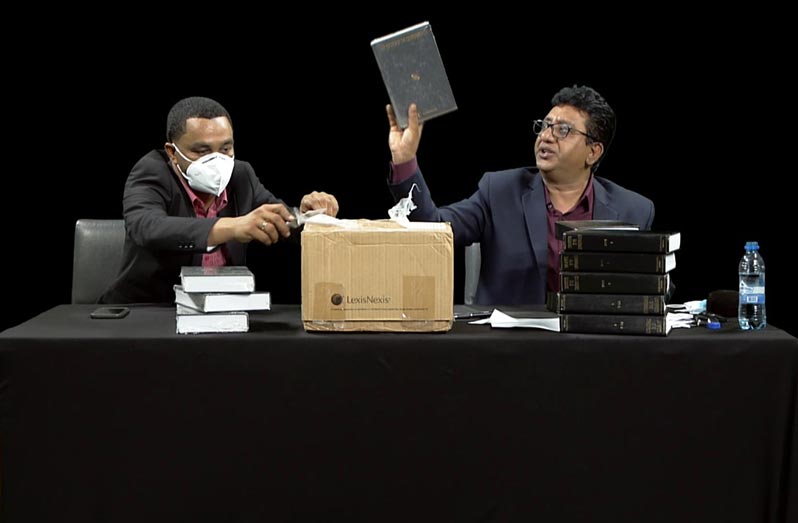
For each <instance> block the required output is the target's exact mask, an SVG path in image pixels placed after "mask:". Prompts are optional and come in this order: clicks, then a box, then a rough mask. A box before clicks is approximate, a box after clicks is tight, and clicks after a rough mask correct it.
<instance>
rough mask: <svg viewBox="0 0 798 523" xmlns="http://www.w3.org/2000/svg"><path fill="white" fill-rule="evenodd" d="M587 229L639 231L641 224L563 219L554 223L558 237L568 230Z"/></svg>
mask: <svg viewBox="0 0 798 523" xmlns="http://www.w3.org/2000/svg"><path fill="white" fill-rule="evenodd" d="M585 229H600V230H607V229H610V230H618V231H639V230H640V226H639V225H637V224H635V223H629V222H622V221H619V220H561V221H559V222H556V223H555V224H554V234H556V235H557V238H562V235H563V234H565V233H566V232H567V231H583V230H585Z"/></svg>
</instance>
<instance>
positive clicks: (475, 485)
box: [0, 305, 798, 523]
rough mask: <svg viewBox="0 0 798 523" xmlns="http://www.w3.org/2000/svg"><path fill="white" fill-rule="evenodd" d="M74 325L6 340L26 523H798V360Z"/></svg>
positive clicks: (763, 344)
mask: <svg viewBox="0 0 798 523" xmlns="http://www.w3.org/2000/svg"><path fill="white" fill-rule="evenodd" d="M93 308H94V307H93V306H78V305H70V306H60V307H56V308H54V309H52V310H50V311H48V312H45V313H44V314H42V315H40V316H38V317H36V318H34V319H32V320H30V321H28V322H27V323H25V324H22V325H20V326H18V327H16V328H13V329H10V330H8V331H5V332H4V333H2V334H0V422H1V423H2V424H1V425H0V429H1V433H0V445H1V446H2V477H3V480H2V500H3V506H2V512H0V520H2V521H8V522H11V523H14V522H17V521H37V522H39V521H59V522H60V521H81V522H85V521H114V522H127V521H131V522H134V521H135V522H139V523H140V522H150V521H169V522H174V521H215V522H221V521H270V522H274V521H347V522H352V521H379V522H386V521H436V522H440V521H475V522H476V521H479V522H482V521H556V522H564V521H586V522H587V521H590V522H596V521H607V522H627V521H630V522H631V521H634V522H642V521H645V522H659V521H662V522H688V521H689V522H693V521H695V522H699V521H700V522H714V521H724V522H733V521H740V522H747V523H748V522H752V521H792V522H795V521H798V340H796V339H795V338H793V337H791V336H789V335H788V334H786V333H785V332H783V331H781V330H779V329H777V328H774V327H768V328H767V329H766V330H764V331H760V332H748V333H744V332H741V331H738V330H735V329H734V328H733V325H731V324H729V325H728V326H726V327H725V328H724V329H723V330H721V331H709V330H707V329H703V328H699V329H691V330H683V331H679V330H677V331H673V332H672V333H671V334H670V336H668V337H666V338H659V337H638V336H591V335H567V334H557V333H551V332H545V331H532V330H520V329H519V330H499V329H495V330H491V329H490V328H489V327H485V326H471V325H466V324H456V325H455V327H454V329H453V330H452V332H449V333H446V334H310V333H305V332H304V331H303V330H302V328H301V323H300V319H299V308H298V307H295V306H283V307H275V310H273V311H271V312H262V313H254V314H252V315H251V332H249V333H247V334H223V335H195V336H185V335H177V334H175V333H174V328H175V320H174V309H173V308H165V307H161V308H159V307H140V308H134V309H133V310H132V312H131V314H130V315H129V316H128V317H127V318H125V319H122V320H91V319H89V311H90V310H92V309H93Z"/></svg>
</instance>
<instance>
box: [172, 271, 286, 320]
mask: <svg viewBox="0 0 798 523" xmlns="http://www.w3.org/2000/svg"><path fill="white" fill-rule="evenodd" d="M180 283H181V284H180V285H175V286H174V290H175V306H176V330H177V333H178V334H199V333H205V332H247V331H249V313H248V312H247V311H255V310H269V309H270V308H271V296H270V294H269V293H268V292H254V291H255V276H254V275H253V274H252V272H251V271H250V270H249V269H248V268H246V267H240V266H227V267H183V268H182V269H181V271H180Z"/></svg>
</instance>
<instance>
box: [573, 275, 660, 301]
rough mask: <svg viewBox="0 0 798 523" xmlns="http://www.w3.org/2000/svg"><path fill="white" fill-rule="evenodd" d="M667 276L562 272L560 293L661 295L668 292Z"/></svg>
mask: <svg viewBox="0 0 798 523" xmlns="http://www.w3.org/2000/svg"><path fill="white" fill-rule="evenodd" d="M669 281H670V280H669V277H668V275H667V274H641V273H637V272H562V273H560V291H561V292H563V293H567V292H571V293H575V292H578V293H582V294H590V293H596V294H662V295H665V293H666V292H667V290H668V283H669Z"/></svg>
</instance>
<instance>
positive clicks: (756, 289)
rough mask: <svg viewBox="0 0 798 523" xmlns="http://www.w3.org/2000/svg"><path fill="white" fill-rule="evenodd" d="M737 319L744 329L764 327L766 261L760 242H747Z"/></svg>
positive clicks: (741, 274) (765, 322)
mask: <svg viewBox="0 0 798 523" xmlns="http://www.w3.org/2000/svg"><path fill="white" fill-rule="evenodd" d="M737 320H738V321H739V323H740V328H741V329H743V330H759V329H764V328H765V325H767V319H766V316H765V261H764V260H763V259H762V256H760V255H759V243H757V242H747V243H746V244H745V254H744V255H743V259H742V260H740V307H739V309H738V311H737Z"/></svg>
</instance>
